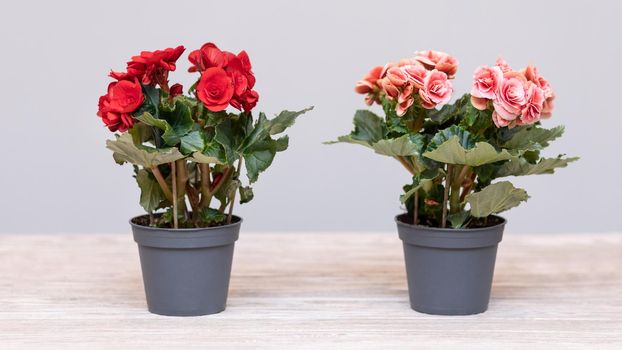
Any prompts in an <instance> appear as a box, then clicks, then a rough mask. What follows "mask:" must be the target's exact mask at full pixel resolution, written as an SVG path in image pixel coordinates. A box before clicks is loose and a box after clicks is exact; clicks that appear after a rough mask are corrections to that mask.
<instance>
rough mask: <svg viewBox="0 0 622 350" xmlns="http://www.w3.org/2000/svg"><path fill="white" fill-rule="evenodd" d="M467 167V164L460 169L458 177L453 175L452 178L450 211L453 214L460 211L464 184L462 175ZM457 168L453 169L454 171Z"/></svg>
mask: <svg viewBox="0 0 622 350" xmlns="http://www.w3.org/2000/svg"><path fill="white" fill-rule="evenodd" d="M465 169H467V166H464V167H463V168H462V170H461V171H460V173H459V175H458V177H456V176H453V178H451V179H450V183H451V192H450V194H449V198H450V199H449V212H450V213H451V214H454V213H457V212H459V211H460V187H461V186H462V177H461V176H462V175H463V173H464V172H465ZM456 170H457V169H453V170H452V172H453V173H455V172H456Z"/></svg>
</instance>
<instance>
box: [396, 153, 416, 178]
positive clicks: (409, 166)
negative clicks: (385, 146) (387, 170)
mask: <svg viewBox="0 0 622 350" xmlns="http://www.w3.org/2000/svg"><path fill="white" fill-rule="evenodd" d="M394 158H395V159H397V160H398V161H399V162H400V163H402V165H403V166H404V168H406V170H408V172H409V173H410V174H411V175H415V169H413V166H412V165H411V164H410V163H409V162H408V161H407V160H406V159H404V157H400V156H397V157H394Z"/></svg>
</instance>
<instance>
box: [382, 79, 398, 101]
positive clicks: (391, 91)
mask: <svg viewBox="0 0 622 350" xmlns="http://www.w3.org/2000/svg"><path fill="white" fill-rule="evenodd" d="M379 83H380V86H381V87H382V90H383V91H384V93H385V94H386V95H387V97H388V98H389V99H395V98H397V96H399V94H400V90H399V89H398V88H397V86H395V85H393V83H391V80H390V79H389V78H388V77H384V78H382V79H380V81H379Z"/></svg>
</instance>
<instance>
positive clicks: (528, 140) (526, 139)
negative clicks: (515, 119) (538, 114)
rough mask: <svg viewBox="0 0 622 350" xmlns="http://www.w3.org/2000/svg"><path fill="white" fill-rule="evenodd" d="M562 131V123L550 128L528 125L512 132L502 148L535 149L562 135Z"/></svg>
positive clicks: (543, 146)
mask: <svg viewBox="0 0 622 350" xmlns="http://www.w3.org/2000/svg"><path fill="white" fill-rule="evenodd" d="M563 133H564V126H563V125H560V126H556V127H554V128H552V129H545V128H541V127H538V126H537V125H534V126H529V127H525V128H522V129H520V130H519V131H517V132H516V133H514V134H513V135H512V137H511V138H510V139H509V141H507V142H505V144H504V145H503V148H508V149H515V150H531V151H537V150H541V149H543V148H545V147H547V146H548V145H549V143H550V142H551V141H553V140H555V139H556V138H558V137H560V136H562V135H563Z"/></svg>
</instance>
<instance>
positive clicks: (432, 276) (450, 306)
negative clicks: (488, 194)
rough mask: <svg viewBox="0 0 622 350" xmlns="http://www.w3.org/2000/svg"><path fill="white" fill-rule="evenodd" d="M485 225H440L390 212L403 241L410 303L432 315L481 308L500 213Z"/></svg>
mask: <svg viewBox="0 0 622 350" xmlns="http://www.w3.org/2000/svg"><path fill="white" fill-rule="evenodd" d="M497 218H498V219H499V220H500V223H499V224H497V225H494V226H490V227H484V228H474V229H442V228H436V227H427V226H420V225H412V224H407V223H405V219H406V214H402V215H398V216H396V217H395V222H397V231H398V233H399V237H400V239H401V240H402V241H403V245H404V260H405V262H406V275H407V278H408V294H409V296H410V306H411V307H412V308H413V309H414V310H415V311H419V312H423V313H426V314H434V315H471V314H477V313H481V312H484V311H486V309H487V308H488V301H489V300H490V289H491V287H492V277H493V274H494V270H495V260H496V257H497V245H498V244H499V242H501V238H502V236H503V228H504V226H505V223H506V221H505V219H503V218H502V217H497Z"/></svg>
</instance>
